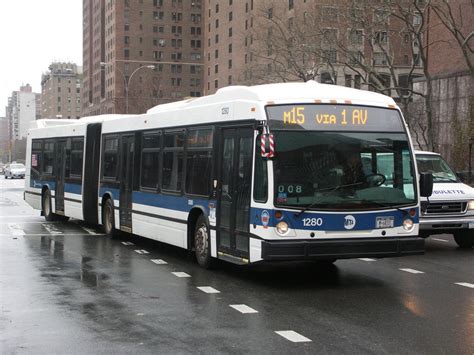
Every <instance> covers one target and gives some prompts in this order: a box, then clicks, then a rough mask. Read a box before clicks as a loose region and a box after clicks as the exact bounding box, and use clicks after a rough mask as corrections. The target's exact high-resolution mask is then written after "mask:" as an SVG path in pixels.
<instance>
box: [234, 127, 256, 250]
mask: <svg viewBox="0 0 474 355" xmlns="http://www.w3.org/2000/svg"><path fill="white" fill-rule="evenodd" d="M252 146H253V136H248V137H241V138H240V141H239V156H238V159H239V161H238V167H239V171H238V176H237V186H236V192H237V193H236V196H235V198H236V201H235V203H236V211H237V213H236V216H235V229H236V231H240V232H248V229H249V218H250V216H249V208H250V184H251V182H252ZM235 238H236V240H235V243H236V248H237V249H239V250H243V251H248V236H241V235H239V234H238V233H237V234H236V237H235Z"/></svg>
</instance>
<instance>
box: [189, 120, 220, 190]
mask: <svg viewBox="0 0 474 355" xmlns="http://www.w3.org/2000/svg"><path fill="white" fill-rule="evenodd" d="M212 137H213V131H212V129H211V128H201V129H190V130H188V134H187V143H188V144H187V153H186V180H185V185H186V186H185V191H186V193H188V194H192V195H202V196H208V195H209V194H210V193H211V176H212Z"/></svg>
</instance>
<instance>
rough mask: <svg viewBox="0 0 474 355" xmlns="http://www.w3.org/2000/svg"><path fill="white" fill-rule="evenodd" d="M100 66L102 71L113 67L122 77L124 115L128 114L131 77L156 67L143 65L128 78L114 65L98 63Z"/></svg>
mask: <svg viewBox="0 0 474 355" xmlns="http://www.w3.org/2000/svg"><path fill="white" fill-rule="evenodd" d="M100 66H101V67H102V69H104V68H105V67H106V66H111V67H113V68H114V69H115V70H117V71H118V72H119V73H120V74H121V75H122V78H123V82H124V84H125V113H128V86H129V84H130V81H131V80H132V77H133V75H134V74H135V73H136V72H137V71H139V70H140V69H144V68H148V69H155V68H156V66H155V65H145V66H143V67H138V68H136V69H135V70H134V71H133V72H132V74H130V76H129V77H128V79H127V77H126V76H125V74H124V72H123V71H121V70H120V69H119V68H118V67H117V66H116V65H115V64H113V63H106V62H100Z"/></svg>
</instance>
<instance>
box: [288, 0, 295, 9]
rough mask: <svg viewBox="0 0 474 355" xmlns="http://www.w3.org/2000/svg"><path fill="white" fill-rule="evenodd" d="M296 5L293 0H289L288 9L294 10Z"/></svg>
mask: <svg viewBox="0 0 474 355" xmlns="http://www.w3.org/2000/svg"><path fill="white" fill-rule="evenodd" d="M294 6H295V4H294V1H293V0H288V10H293V7H294Z"/></svg>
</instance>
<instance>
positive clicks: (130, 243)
mask: <svg viewBox="0 0 474 355" xmlns="http://www.w3.org/2000/svg"><path fill="white" fill-rule="evenodd" d="M122 244H123V245H135V244H133V243H132V242H122Z"/></svg>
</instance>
